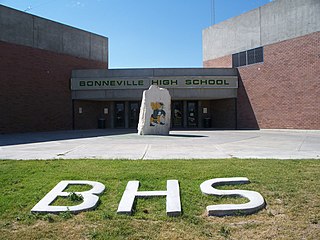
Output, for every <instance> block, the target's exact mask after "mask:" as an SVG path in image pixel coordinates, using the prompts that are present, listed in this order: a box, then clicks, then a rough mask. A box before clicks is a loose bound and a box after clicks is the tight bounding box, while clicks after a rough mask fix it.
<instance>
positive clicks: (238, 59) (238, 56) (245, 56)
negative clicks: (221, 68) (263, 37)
mask: <svg viewBox="0 0 320 240" xmlns="http://www.w3.org/2000/svg"><path fill="white" fill-rule="evenodd" d="M259 62H263V47H258V48H254V49H250V50H248V51H244V52H240V53H235V54H232V67H241V66H245V65H250V64H254V63H259Z"/></svg>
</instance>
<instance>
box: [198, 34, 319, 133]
mask: <svg viewBox="0 0 320 240" xmlns="http://www.w3.org/2000/svg"><path fill="white" fill-rule="evenodd" d="M204 66H205V67H222V66H223V67H231V56H225V57H222V58H218V59H214V60H209V61H206V62H204ZM238 70H239V75H240V80H239V89H238V103H237V113H238V116H237V119H238V128H258V127H259V128H284V129H290V128H295V129H320V87H319V86H320V32H315V33H312V34H308V35H306V36H302V37H298V38H294V39H291V40H287V41H282V42H279V43H276V44H271V45H267V46H264V62H263V63H258V64H253V65H249V66H243V67H239V68H238Z"/></svg>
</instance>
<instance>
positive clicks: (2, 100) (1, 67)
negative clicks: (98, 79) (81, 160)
mask: <svg viewBox="0 0 320 240" xmlns="http://www.w3.org/2000/svg"><path fill="white" fill-rule="evenodd" d="M0 53H1V55H0V89H1V91H0V133H9V132H31V131H52V130H65V129H72V127H73V126H72V100H71V91H70V78H71V71H72V70H73V69H90V68H106V67H107V66H106V63H103V62H99V61H93V60H88V59H83V58H77V57H72V56H69V55H64V54H58V53H53V52H50V51H45V50H40V49H35V48H31V47H25V46H21V45H15V44H9V43H5V42H0Z"/></svg>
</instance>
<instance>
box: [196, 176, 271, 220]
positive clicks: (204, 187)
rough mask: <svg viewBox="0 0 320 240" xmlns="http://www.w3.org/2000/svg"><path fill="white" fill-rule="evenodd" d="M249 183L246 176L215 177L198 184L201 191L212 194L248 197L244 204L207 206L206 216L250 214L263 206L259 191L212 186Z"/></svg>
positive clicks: (263, 202)
mask: <svg viewBox="0 0 320 240" xmlns="http://www.w3.org/2000/svg"><path fill="white" fill-rule="evenodd" d="M245 183H249V179H248V178H243V177H234V178H215V179H211V180H207V181H205V182H203V183H202V184H201V185H200V189H201V192H202V193H203V194H207V195H214V196H231V197H243V198H247V199H249V202H248V203H245V204H220V205H210V206H207V212H208V216H226V215H239V214H241V215H243V214H251V213H255V212H257V211H259V210H260V209H262V208H264V206H265V201H264V199H263V197H262V196H261V194H260V193H258V192H255V191H247V190H218V189H215V188H214V187H216V186H222V185H235V184H245Z"/></svg>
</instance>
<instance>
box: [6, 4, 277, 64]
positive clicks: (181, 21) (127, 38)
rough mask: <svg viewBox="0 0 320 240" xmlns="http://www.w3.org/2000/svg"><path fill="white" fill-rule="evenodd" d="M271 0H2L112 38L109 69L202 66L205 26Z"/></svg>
mask: <svg viewBox="0 0 320 240" xmlns="http://www.w3.org/2000/svg"><path fill="white" fill-rule="evenodd" d="M270 1H271V0H0V4H2V5H5V6H8V7H11V8H14V9H17V10H20V11H26V12H27V13H30V14H33V15H36V16H40V17H44V18H47V19H50V20H53V21H56V22H60V23H63V24H66V25H69V26H73V27H76V28H79V29H83V30H86V31H89V32H93V33H96V34H99V35H102V36H106V37H108V39H109V68H152V67H155V68H161V67H167V68H170V67H202V30H203V29H205V28H208V27H209V26H211V25H212V24H213V23H219V22H222V21H224V20H226V19H229V18H231V17H234V16H238V15H240V14H242V13H245V12H247V11H250V10H252V9H255V8H257V7H260V6H262V5H265V4H267V3H269V2H270ZM212 6H214V11H213V7H212ZM213 13H214V14H213Z"/></svg>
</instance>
